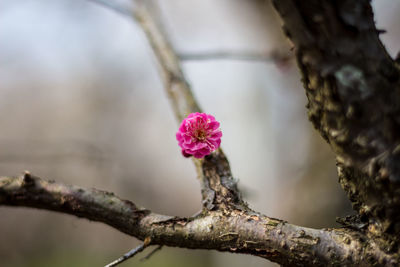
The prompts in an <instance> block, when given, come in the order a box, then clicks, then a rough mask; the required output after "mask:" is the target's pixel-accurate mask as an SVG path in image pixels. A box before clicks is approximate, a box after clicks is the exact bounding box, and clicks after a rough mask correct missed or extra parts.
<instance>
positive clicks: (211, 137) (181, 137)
mask: <svg viewBox="0 0 400 267" xmlns="http://www.w3.org/2000/svg"><path fill="white" fill-rule="evenodd" d="M221 136H222V132H221V130H220V129H219V122H217V121H216V120H215V118H214V117H213V116H211V115H208V114H205V113H199V112H196V113H192V114H189V116H187V118H185V119H184V120H183V121H182V123H181V126H180V127H179V130H178V132H177V133H176V140H178V143H179V146H180V147H181V148H182V154H183V155H184V156H185V157H190V156H194V157H195V158H203V157H204V156H207V155H210V154H211V152H213V151H214V150H216V149H217V148H218V147H219V146H220V144H221Z"/></svg>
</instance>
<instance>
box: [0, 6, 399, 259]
mask: <svg viewBox="0 0 400 267" xmlns="http://www.w3.org/2000/svg"><path fill="white" fill-rule="evenodd" d="M101 2H104V1H101ZM322 2H324V4H320V3H319V1H307V3H308V4H305V2H300V1H290V0H282V1H276V6H277V7H278V9H279V11H280V13H281V15H282V16H283V18H284V20H285V22H286V25H287V26H286V31H287V33H288V34H292V39H293V40H294V43H295V45H296V47H297V49H298V51H297V56H298V62H299V65H300V68H301V70H302V72H303V77H304V82H305V87H306V90H307V95H308V97H309V99H310V118H311V119H312V120H313V122H314V124H315V125H316V127H317V128H318V129H319V130H320V131H321V133H322V134H323V136H324V137H325V138H326V139H327V140H328V141H329V142H330V143H331V146H332V147H333V148H334V150H335V152H336V153H337V154H338V161H339V167H340V168H341V170H342V171H341V174H340V177H341V181H342V184H343V185H344V188H345V189H346V190H347V191H348V192H349V195H350V197H352V198H353V199H352V200H353V203H355V206H356V208H358V209H359V210H360V211H361V210H362V208H366V207H367V208H372V211H371V210H369V211H366V212H365V214H368V216H371V218H376V219H377V223H376V224H373V225H376V226H377V227H378V230H380V229H382V226H383V221H382V220H379V219H380V218H383V217H385V216H386V217H385V218H394V219H398V209H397V210H392V209H393V208H397V207H398V202H400V200H393V196H394V195H395V194H397V195H399V194H398V191H396V190H397V188H398V187H396V186H393V184H389V186H388V184H387V183H388V182H390V183H394V182H395V181H396V179H397V178H396V169H395V168H394V166H392V165H390V163H391V162H392V161H391V160H396V158H395V156H394V155H395V153H394V150H395V149H392V150H390V151H391V152H390V153H389V155H387V156H385V157H384V158H383V159H382V160H381V161H379V160H378V159H376V162H377V163H376V164H378V165H377V166H380V167H382V168H383V167H385V168H386V169H387V171H388V172H390V175H389V176H388V175H386V176H387V179H386V180H385V179H383V178H384V177H385V175H384V169H382V168H380V169H379V168H378V170H379V171H377V170H376V169H373V171H372V172H373V174H379V175H380V176H378V178H379V179H380V180H379V179H378V181H373V180H371V179H372V176H371V175H370V176H369V179H370V180H367V181H361V180H362V177H363V175H364V174H365V173H364V171H365V170H364V169H363V168H362V167H360V166H363V164H362V163H367V165H368V164H370V159H371V158H370V157H369V156H371V155H372V156H373V158H374V157H375V158H376V157H378V156H377V155H380V154H379V153H382V151H386V150H385V149H391V145H390V142H392V141H397V136H390V135H389V136H387V135H386V134H385V130H387V128H386V127H394V126H396V125H395V124H394V122H395V118H396V117H394V118H392V119H391V120H389V121H388V120H386V124H385V121H383V122H380V121H379V120H378V119H387V118H386V117H385V116H384V115H387V113H385V111H388V110H389V111H388V112H389V114H394V115H396V112H394V111H397V110H396V109H395V107H396V108H397V107H399V105H397V102H396V101H397V99H400V98H396V96H397V93H392V94H389V96H394V97H395V99H393V100H391V99H389V100H390V101H392V102H391V103H392V104H393V105H394V106H389V107H388V110H386V109H384V108H382V105H380V108H382V110H381V109H379V108H374V107H373V106H372V104H373V103H375V102H374V100H373V99H370V96H371V95H372V96H374V97H375V96H376V97H377V99H378V100H379V101H380V102H379V103H384V102H382V101H383V100H387V99H386V98H384V96H383V95H381V94H380V92H379V91H378V90H377V89H376V88H377V84H380V82H382V86H383V92H384V93H388V92H389V93H391V90H389V89H388V88H389V87H388V84H389V82H390V81H392V80H395V81H396V82H395V83H393V82H392V83H390V84H391V85H393V84H395V85H397V83H398V82H397V80H396V79H397V78H396V77H397V76H396V75H397V74H396V73H397V72H396V71H395V70H393V69H392V68H391V66H392V65H391V64H392V62H391V61H390V59H388V57H387V55H385V54H384V53H382V51H381V49H382V48H381V47H380V48H379V49H378V50H377V48H378V47H376V45H377V43H379V40H378V39H377V38H376V36H374V35H373V34H370V32H369V31H368V30H370V29H371V28H370V27H371V23H372V22H371V21H370V20H371V17H368V18H367V19H366V20H365V17H363V16H362V15H363V14H364V13H365V12H364V13H363V12H361V13H362V15H360V14H358V13H357V12H359V10H361V11H370V7H369V5H368V2H367V1H359V2H358V1H357V2H356V3H355V5H361V9H356V8H353V9H349V10H350V11H349V10H347V9H346V8H344V9H343V10H345V11H347V13H342V12H344V11H343V10H342V9H341V8H342V7H343V5H344V4H347V5H351V1H344V0H343V1H337V3H336V4H337V6H338V10H336V9H335V8H336V7H335V6H334V5H333V4H332V3H331V2H329V1H322ZM309 3H313V4H309ZM342 4H343V5H342ZM310 7H313V8H310ZM332 8H333V9H332ZM114 10H116V11H118V12H121V10H120V9H119V8H114ZM333 11H334V12H333ZM354 12H356V13H354ZM123 13H124V14H125V15H127V14H128V13H127V12H125V11H123ZM320 14H322V15H321V16H319V15H320ZM337 14H341V15H342V17H341V18H340V20H338V19H337V17H336V15H337ZM366 14H369V13H368V12H366ZM289 15H290V16H289ZM131 17H134V18H135V19H136V20H137V21H138V22H139V24H140V25H141V27H142V28H143V30H144V31H145V33H146V36H147V38H148V40H149V42H150V44H151V46H152V48H153V51H154V52H155V55H156V57H157V59H158V61H159V63H160V71H161V74H162V77H163V81H164V85H165V88H166V91H167V93H168V96H169V98H170V100H171V103H172V106H173V108H174V111H175V116H176V117H177V119H178V121H181V120H182V119H183V118H184V117H185V116H186V115H188V114H189V113H192V112H197V111H200V108H199V106H198V105H197V103H196V101H195V99H194V97H193V94H192V93H191V90H190V87H189V85H188V83H187V82H186V80H185V79H184V77H183V72H182V70H181V68H180V64H179V60H178V58H177V56H176V55H175V53H174V51H173V49H172V48H171V46H170V44H169V42H168V39H167V38H166V36H165V35H164V33H163V32H162V30H161V28H160V27H159V26H158V25H157V24H156V22H155V21H154V19H153V18H152V16H151V15H150V13H149V12H148V10H147V8H146V7H145V6H144V5H138V6H137V9H135V10H134V12H133V13H132V14H131ZM308 20H317V21H318V20H322V21H325V22H326V23H325V24H324V23H321V25H322V26H321V27H319V26H316V24H315V23H312V21H308ZM343 21H345V22H346V23H347V24H350V26H348V25H347V24H346V23H345V25H344V26H343ZM317 25H318V24H317ZM346 25H347V26H346ZM354 29H355V31H354ZM373 29H374V28H373ZM360 30H363V35H362V36H361V35H360V34H359V33H358V31H360ZM364 33H366V34H364ZM302 34H303V35H304V36H302ZM332 34H333V37H335V38H333V37H332ZM335 34H336V35H335ZM343 34H344V37H345V38H344V39H341V37H343V36H342V35H343ZM314 35H315V36H314ZM320 35H322V36H323V37H321V38H322V39H319V37H318V36H320ZM324 38H325V39H324ZM336 38H337V39H338V40H336ZM354 38H355V40H353V39H354ZM339 40H341V41H343V43H341V42H340V41H339ZM353 41H354V42H355V43H356V45H355V46H352V45H350V44H349V42H350V43H351V42H353ZM361 41H364V42H366V43H367V45H366V47H368V49H367V50H365V51H364V50H357V48H358V46H357V44H360V42H361ZM330 42H332V44H330ZM368 42H369V43H368ZM379 44H380V43H379ZM348 46H350V52H346V49H348ZM335 47H336V48H335ZM374 48H375V50H374ZM335 49H337V50H335ZM360 51H361V54H362V55H361V56H358V55H355V56H354V54H355V53H356V52H360ZM367 52H368V53H372V52H374V53H376V55H369V54H368V55H367V54H366V53H367ZM325 54H326V55H325ZM350 55H352V56H353V57H350ZM336 58H338V61H337V62H336V63H337V64H331V63H332V62H335V61H334V60H335V59H336ZM365 58H367V60H365ZM363 60H364V61H363ZM375 60H378V61H375ZM379 60H380V61H379ZM374 62H378V65H379V66H380V67H377V68H376V69H374V68H373V67H372V69H368V68H366V67H364V66H363V65H362V64H361V63H374ZM339 63H340V64H339ZM321 66H322V67H321ZM345 67H346V68H345ZM392 67H393V66H392ZM364 71H365V73H364ZM374 71H380V74H379V75H377V76H378V78H375V79H376V80H375V79H374V78H373V76H374V74H376V73H375V72H374ZM369 75H371V76H369ZM371 77H372V78H371ZM378 82H379V83H378ZM356 85H357V86H356ZM371 88H372V89H371ZM396 88H398V87H396ZM394 91H395V92H397V91H398V90H397V91H396V90H394ZM365 94H366V95H365ZM349 101H350V102H349ZM369 101H370V102H369ZM361 104H362V105H364V104H365V105H366V107H367V108H371V109H372V111H373V112H377V114H378V115H377V117H373V115H375V114H371V112H368V110H365V108H364V107H363V106H362V105H361ZM375 104H376V103H375ZM360 105H361V106H360ZM359 109H360V110H361V111H360V110H359ZM349 110H350V111H349ZM351 110H352V111H351ZM358 112H361V114H368V115H371V116H372V118H373V120H372V122H374V123H378V127H377V128H374V130H372V132H371V133H369V134H370V135H368V133H366V132H365V129H367V127H370V126H371V123H372V122H371V121H369V120H365V119H363V118H360V117H359V114H358ZM363 112H364V113H363ZM379 112H380V113H379ZM382 114H383V115H382ZM351 124H354V125H353V126H352V125H351ZM376 129H378V130H376ZM390 129H391V128H390ZM394 129H396V128H394ZM342 130H344V131H348V133H347V132H345V133H343V132H341V131H342ZM335 131H336V132H335ZM390 132H391V133H392V132H393V131H390ZM343 135H345V137H342V139H340V138H338V136H343ZM358 136H360V137H364V138H367V141H369V140H370V139H368V138H370V137H371V136H372V137H374V138H376V140H377V144H375V145H376V146H377V147H375V146H374V145H371V144H369V143H368V142H367V144H365V142H361V145H360V144H359V145H360V146H361V147H364V149H365V150H361V149H360V148H359V147H357V146H355V148H354V147H351V146H350V147H349V144H350V145H353V146H354V144H353V143H352V142H355V140H357V137H358ZM340 140H342V141H340ZM373 140H375V139H373ZM389 141H390V142H389ZM349 142H350V143H349ZM363 151H364V152H365V154H364V152H363ZM385 155H386V154H385ZM382 157H383V156H382ZM194 162H195V164H196V167H197V172H198V175H199V178H200V181H201V184H202V195H203V202H204V209H203V213H201V214H200V215H198V216H196V217H192V218H178V217H170V216H164V215H160V214H155V213H153V212H151V211H150V210H147V209H145V208H140V207H138V206H137V205H135V204H134V203H132V202H130V201H127V200H122V199H120V198H118V197H116V196H114V194H113V193H108V192H104V191H100V190H96V189H85V188H81V187H77V186H68V185H63V184H58V183H55V182H49V181H45V180H43V179H41V178H38V177H34V176H32V175H30V174H29V173H25V174H24V175H23V176H21V177H14V178H13V177H1V178H0V205H9V206H27V207H34V208H40V209H47V210H53V211H58V212H63V213H68V214H73V215H75V216H78V217H83V218H87V219H89V220H93V221H99V222H103V223H105V224H108V225H110V226H112V227H114V228H115V229H118V230H120V231H121V232H124V233H126V234H129V235H131V236H134V237H137V238H138V239H140V240H150V241H149V243H148V245H167V246H176V247H184V248H192V249H214V250H218V251H229V252H234V253H245V254H251V255H256V256H260V257H263V258H266V259H269V260H271V261H274V262H277V263H280V264H282V265H287V266H304V265H314V266H326V265H328V266H342V265H355V266H370V265H376V264H379V265H382V266H383V265H384V266H397V265H398V262H399V257H400V256H399V253H396V252H391V250H390V249H388V247H387V246H383V248H384V249H382V246H381V240H379V239H377V238H376V236H374V235H372V237H371V232H372V231H371V229H369V231H367V232H364V231H363V230H361V229H351V228H340V229H323V230H316V229H310V228H305V227H300V226H296V225H292V224H289V223H287V222H285V221H282V220H278V219H274V218H269V217H267V216H264V215H261V214H259V213H256V212H253V211H252V210H250V209H249V208H248V207H247V205H246V204H245V203H244V202H243V201H242V200H241V198H240V194H239V191H238V189H237V186H236V182H235V180H234V179H233V177H232V174H231V171H230V167H229V163H228V161H227V159H226V157H225V156H224V154H223V152H222V150H218V151H216V152H215V153H213V154H212V155H210V156H209V157H206V158H205V159H202V160H198V159H194ZM376 164H375V165H376ZM379 164H380V165H379ZM368 166H370V165H368ZM375 167H376V166H375ZM346 172H349V173H346ZM376 172H378V173H376ZM344 173H345V174H344ZM392 173H393V174H394V176H393V177H392V176H391V174H392ZM360 177H361V178H360ZM381 180H382V181H381ZM385 181H386V182H385ZM367 182H368V183H367ZM385 183H386V184H385ZM360 186H361V187H360ZM362 186H364V187H362ZM385 186H386V187H389V188H386V187H385ZM353 187H355V189H353ZM360 188H361V189H360ZM393 188H394V189H393ZM373 189H374V190H376V191H377V192H378V193H376V194H374V193H373V192H372V190H373ZM385 189H387V194H383V192H384V190H385ZM363 190H365V192H366V193H365V195H364V193H363ZM377 196H378V197H381V198H383V203H384V204H383V208H381V210H379V209H378V208H379V207H378V206H377V204H376V203H377V202H378V200H379V199H378V200H375V197H377ZM356 198H359V199H360V204H359V205H358V204H357V202H355V201H357V199H356ZM390 199H391V201H392V202H389V200H390ZM367 200H370V201H371V202H368V203H367ZM357 205H358V206H357ZM382 210H383V212H384V216H383V217H380V216H381V215H379V216H377V214H376V213H375V212H377V211H382ZM396 216H397V217H396ZM394 222H395V224H394V226H395V228H394V229H396V227H397V225H398V224H396V223H397V222H398V220H395V221H394ZM392 226H393V225H391V227H392ZM379 227H380V228H379ZM387 229H392V228H390V227H389V228H387Z"/></svg>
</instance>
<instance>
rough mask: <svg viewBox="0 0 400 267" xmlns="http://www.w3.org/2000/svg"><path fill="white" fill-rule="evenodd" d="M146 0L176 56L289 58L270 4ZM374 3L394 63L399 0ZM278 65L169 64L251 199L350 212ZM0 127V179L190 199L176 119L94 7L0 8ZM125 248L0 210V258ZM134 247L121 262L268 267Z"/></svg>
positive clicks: (324, 212)
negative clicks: (209, 118) (219, 135)
mask: <svg viewBox="0 0 400 267" xmlns="http://www.w3.org/2000/svg"><path fill="white" fill-rule="evenodd" d="M110 1H111V0H110ZM116 2H117V3H118V4H122V5H128V6H129V5H130V1H129V0H126V1H116ZM153 3H154V4H153V7H154V8H155V9H156V11H157V13H158V17H159V20H160V21H161V23H162V25H163V26H164V27H165V29H166V31H167V33H168V35H169V36H170V39H171V42H172V45H173V47H174V48H175V50H176V51H177V52H178V53H179V54H185V55H191V54H194V53H205V54H207V53H210V52H216V51H223V52H229V53H252V54H259V55H260V57H262V55H266V54H269V53H271V52H276V51H277V52H280V53H281V52H283V53H284V54H286V55H289V56H290V57H293V54H292V53H293V52H292V51H290V48H291V44H290V43H289V42H288V41H287V40H286V38H285V37H284V36H283V34H282V33H281V29H280V25H281V23H280V21H279V18H278V17H277V15H276V13H275V12H274V10H273V8H272V7H271V4H270V1H258V0H251V1H247V0H218V1H213V0H202V1H184V0H168V1H161V0H159V1H154V2H153ZM373 5H374V9H375V12H376V20H377V23H378V27H379V28H382V29H386V30H387V31H388V32H387V33H386V34H384V35H382V36H381V37H382V40H383V41H384V43H385V45H386V46H387V48H388V50H389V52H390V53H391V55H393V56H394V55H395V54H396V53H397V52H398V51H399V50H400V45H399V44H400V40H399V39H400V38H399V36H400V27H399V25H400V17H399V16H398V14H400V2H399V1H392V0H385V1H384V0H379V1H378V0H376V1H373ZM281 63H282V62H274V61H268V60H265V61H263V60H237V59H231V58H226V59H221V58H220V59H212V58H211V59H208V60H185V61H183V68H184V72H185V75H186V78H187V79H188V81H189V82H190V84H191V85H192V87H193V90H194V94H195V96H196V97H197V99H198V101H199V102H200V105H201V106H202V108H203V109H204V110H205V111H206V112H207V113H211V114H213V115H215V117H216V118H217V119H218V120H219V121H220V122H221V125H222V130H223V134H224V136H223V143H222V147H223V148H224V150H225V152H226V154H227V156H228V158H229V160H230V163H231V167H232V171H233V174H234V176H235V177H236V178H238V179H239V187H240V189H241V190H242V192H243V193H244V195H245V199H246V200H247V201H248V202H249V203H250V205H251V206H252V207H253V208H254V209H255V210H258V211H260V212H262V213H265V214H267V215H269V216H273V217H278V218H282V219H285V220H288V221H290V222H292V223H296V224H301V225H304V226H309V227H332V226H335V225H336V223H335V218H336V217H337V216H343V215H346V214H349V213H350V212H351V207H350V204H349V202H348V201H347V199H346V197H345V196H344V193H343V192H342V190H341V189H340V187H339V185H338V183H337V176H336V171H335V162H334V157H333V154H332V153H331V152H330V150H329V148H328V146H327V145H326V144H325V143H324V141H323V140H322V138H321V137H320V136H319V135H318V134H317V133H316V132H315V130H314V129H313V128H312V125H311V123H309V122H308V120H307V117H306V109H305V104H306V97H305V94H304V90H303V89H302V87H301V83H300V76H299V74H298V70H297V67H296V65H295V62H294V60H293V59H292V60H289V61H287V62H284V64H281ZM0 126H1V128H0V175H18V174H20V173H21V172H22V171H24V170H29V171H31V172H32V173H33V174H35V175H38V176H41V177H43V178H47V179H54V180H56V181H58V182H63V183H68V184H76V185H80V186H84V187H96V188H99V189H103V190H107V191H112V192H114V193H116V194H117V195H119V196H121V197H123V198H126V199H130V200H132V201H134V202H135V203H137V204H139V205H142V206H145V207H147V208H149V209H151V210H153V211H155V212H158V213H162V214H167V215H178V216H190V215H192V214H194V213H196V212H197V211H198V210H199V209H200V208H201V204H200V188H199V183H198V181H197V180H196V174H195V170H194V166H193V164H192V162H191V161H190V160H188V159H185V158H183V157H182V156H181V154H180V150H179V147H178V146H177V143H176V140H175V132H176V130H177V122H176V121H175V119H174V117H173V113H172V110H171V108H170V106H169V103H168V99H167V96H166V94H165V92H164V90H163V87H162V83H161V79H160V77H159V75H158V73H157V62H156V60H155V57H154V55H153V53H152V51H151V49H150V47H149V45H148V43H147V40H146V39H145V37H144V35H143V33H142V31H141V29H140V28H139V27H138V25H136V23H135V22H134V21H132V20H130V19H128V18H126V17H124V16H121V15H120V14H118V13H116V12H113V11H111V10H109V9H107V8H104V7H103V6H100V5H98V4H96V3H93V2H91V1H87V0H2V1H0ZM138 244H139V242H138V240H136V239H135V238H132V237H130V236H127V235H125V234H123V233H120V232H118V231H116V230H114V229H112V228H110V227H108V226H106V225H103V224H100V223H95V222H90V221H87V220H85V219H78V218H75V217H72V216H68V215H63V214H57V213H54V212H48V211H42V210H35V209H28V208H9V207H0V266H13V267H14V266H17V267H18V266H103V265H105V264H107V263H109V262H111V261H113V260H114V259H116V258H118V257H119V256H120V255H122V254H123V253H125V252H126V251H128V250H130V249H131V248H133V247H134V246H136V245H138ZM150 251H151V249H148V250H147V251H146V252H150ZM146 252H144V253H142V255H143V256H144V255H146ZM142 255H139V256H138V257H137V258H136V259H133V260H130V261H128V262H126V263H124V265H123V266H178V267H179V266H231V267H236V266H244V265H245V264H246V265H248V266H276V265H275V264H273V263H270V262H268V261H266V260H263V259H258V258H256V257H252V256H245V255H234V254H229V253H218V252H212V251H211V252H210V251H200V250H197V251H193V250H186V249H176V248H163V249H162V250H161V251H159V252H158V253H157V254H155V255H154V256H153V257H152V258H151V259H150V260H147V261H146V262H139V259H140V258H141V256H142Z"/></svg>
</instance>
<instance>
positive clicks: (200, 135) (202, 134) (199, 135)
mask: <svg viewBox="0 0 400 267" xmlns="http://www.w3.org/2000/svg"><path fill="white" fill-rule="evenodd" d="M193 135H194V137H195V138H196V139H197V140H199V141H204V140H206V139H207V133H206V131H204V129H196V130H195V131H194V132H193Z"/></svg>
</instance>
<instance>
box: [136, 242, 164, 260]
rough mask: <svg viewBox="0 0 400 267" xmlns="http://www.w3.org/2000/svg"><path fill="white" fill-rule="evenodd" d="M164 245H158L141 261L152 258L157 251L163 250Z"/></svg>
mask: <svg viewBox="0 0 400 267" xmlns="http://www.w3.org/2000/svg"><path fill="white" fill-rule="evenodd" d="M162 247H163V246H161V245H160V246H157V247H156V248H155V249H153V250H152V251H151V252H150V253H149V254H147V255H146V256H145V257H143V258H141V259H140V261H145V260H148V259H150V258H151V256H153V255H154V254H155V253H156V252H157V251H159V250H161V249H162Z"/></svg>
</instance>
